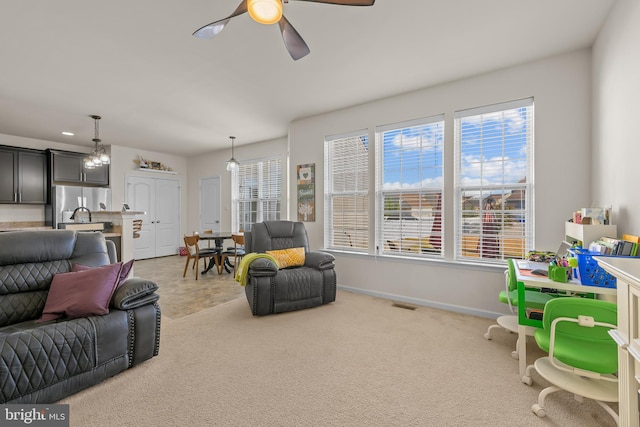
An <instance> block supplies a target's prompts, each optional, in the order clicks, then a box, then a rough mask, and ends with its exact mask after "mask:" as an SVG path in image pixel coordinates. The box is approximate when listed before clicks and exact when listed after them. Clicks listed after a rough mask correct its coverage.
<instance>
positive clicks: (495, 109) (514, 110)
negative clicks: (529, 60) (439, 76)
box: [455, 98, 533, 262]
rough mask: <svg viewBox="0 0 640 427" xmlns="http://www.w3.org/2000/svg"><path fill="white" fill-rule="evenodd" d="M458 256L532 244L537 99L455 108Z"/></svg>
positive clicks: (510, 252)
mask: <svg viewBox="0 0 640 427" xmlns="http://www.w3.org/2000/svg"><path fill="white" fill-rule="evenodd" d="M455 147H456V170H455V217H456V254H455V255H456V259H458V260H466V261H469V260H470V261H482V262H491V261H500V260H504V259H506V258H524V256H525V254H526V252H527V251H528V250H530V248H532V247H533V223H532V222H533V220H532V218H533V204H532V203H533V197H532V188H533V181H532V178H533V173H532V171H533V155H532V153H533V99H532V98H529V99H524V100H519V101H514V102H508V103H503V104H497V105H492V106H488V107H481V108H474V109H471V110H465V111H459V112H456V114H455Z"/></svg>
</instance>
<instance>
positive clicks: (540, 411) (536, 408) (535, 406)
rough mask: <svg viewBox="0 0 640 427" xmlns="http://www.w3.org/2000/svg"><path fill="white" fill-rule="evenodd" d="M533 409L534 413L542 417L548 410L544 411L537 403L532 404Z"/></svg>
mask: <svg viewBox="0 0 640 427" xmlns="http://www.w3.org/2000/svg"><path fill="white" fill-rule="evenodd" d="M531 410H532V411H533V413H534V414H536V415H537V416H538V417H540V418H543V417H544V416H545V415H547V414H546V412H544V408H543V407H541V406H540V405H538V404H537V403H534V404H533V405H531Z"/></svg>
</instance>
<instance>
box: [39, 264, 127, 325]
mask: <svg viewBox="0 0 640 427" xmlns="http://www.w3.org/2000/svg"><path fill="white" fill-rule="evenodd" d="M121 269H122V263H120V262H118V263H115V264H108V265H105V266H102V267H96V268H92V269H90V270H84V271H76V272H70V273H60V274H56V275H54V276H53V280H52V281H51V287H50V288H49V295H48V296H47V301H46V302H45V304H44V310H43V312H42V316H41V317H40V319H38V322H46V321H49V320H55V319H60V318H61V317H68V318H70V319H74V318H78V317H87V316H98V315H103V314H107V313H109V303H110V302H111V297H112V296H113V293H114V292H115V290H116V287H117V285H118V280H119V278H120V270H121Z"/></svg>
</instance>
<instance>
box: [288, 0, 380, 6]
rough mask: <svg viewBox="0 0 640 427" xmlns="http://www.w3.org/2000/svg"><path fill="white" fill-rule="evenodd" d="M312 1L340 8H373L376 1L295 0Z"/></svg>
mask: <svg viewBox="0 0 640 427" xmlns="http://www.w3.org/2000/svg"><path fill="white" fill-rule="evenodd" d="M296 1H312V2H314V3H327V4H338V5H341V6H373V3H375V1H376V0H296Z"/></svg>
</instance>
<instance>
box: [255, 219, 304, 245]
mask: <svg viewBox="0 0 640 427" xmlns="http://www.w3.org/2000/svg"><path fill="white" fill-rule="evenodd" d="M244 237H245V241H244V244H245V249H246V251H247V252H265V251H271V250H278V249H288V248H300V247H303V248H304V251H305V252H309V240H308V238H307V230H306V229H305V228H304V224H303V223H302V222H293V221H264V222H257V223H255V224H253V225H252V226H251V232H245V233H244Z"/></svg>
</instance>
